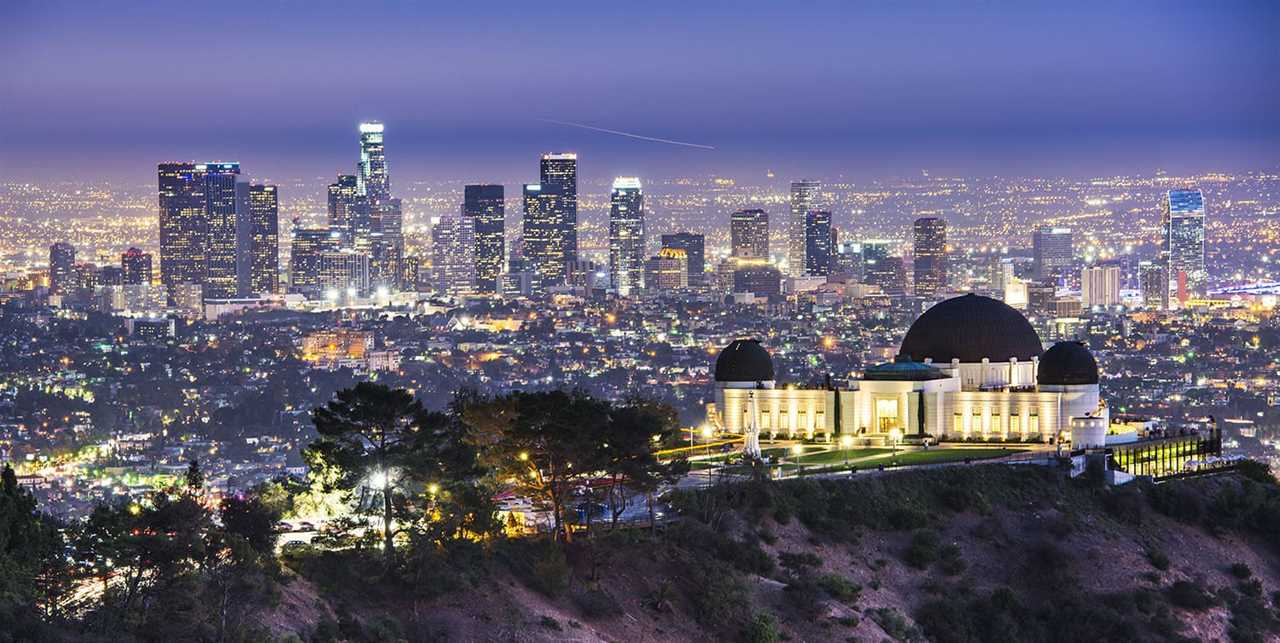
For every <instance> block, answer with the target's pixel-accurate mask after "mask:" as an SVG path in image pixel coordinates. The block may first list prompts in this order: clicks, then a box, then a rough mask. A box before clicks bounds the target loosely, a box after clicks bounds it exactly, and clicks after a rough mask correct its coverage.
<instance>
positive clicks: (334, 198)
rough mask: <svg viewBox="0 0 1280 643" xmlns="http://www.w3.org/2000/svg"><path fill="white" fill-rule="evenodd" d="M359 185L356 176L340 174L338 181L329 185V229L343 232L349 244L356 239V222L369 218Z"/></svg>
mask: <svg viewBox="0 0 1280 643" xmlns="http://www.w3.org/2000/svg"><path fill="white" fill-rule="evenodd" d="M359 183H360V181H359V179H357V178H356V176H355V175H354V174H339V175H338V180H337V181H334V182H333V183H330V184H329V227H330V228H332V229H334V230H338V231H340V232H342V236H343V237H344V238H345V239H347V240H348V243H350V240H351V239H353V238H355V230H356V221H357V220H361V221H364V220H367V218H368V214H367V210H368V208H367V207H365V206H366V202H365V200H364V198H363V197H361V196H360V186H359Z"/></svg>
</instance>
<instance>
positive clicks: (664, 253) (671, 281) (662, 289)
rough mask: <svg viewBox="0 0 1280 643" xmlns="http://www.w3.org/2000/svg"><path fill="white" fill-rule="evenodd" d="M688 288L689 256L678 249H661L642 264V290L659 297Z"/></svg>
mask: <svg viewBox="0 0 1280 643" xmlns="http://www.w3.org/2000/svg"><path fill="white" fill-rule="evenodd" d="M688 286H689V255H688V254H686V253H685V251H684V250H680V249H678V248H663V249H661V250H659V251H658V254H657V255H655V256H653V257H650V258H649V259H648V260H647V261H645V262H644V289H645V290H646V291H647V292H649V293H650V294H654V295H661V294H664V293H672V292H675V291H679V290H683V289H685V288H687V287H688Z"/></svg>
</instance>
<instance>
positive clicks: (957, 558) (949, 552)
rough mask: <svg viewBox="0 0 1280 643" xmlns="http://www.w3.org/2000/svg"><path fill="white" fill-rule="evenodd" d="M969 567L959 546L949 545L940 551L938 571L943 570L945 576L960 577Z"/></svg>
mask: <svg viewBox="0 0 1280 643" xmlns="http://www.w3.org/2000/svg"><path fill="white" fill-rule="evenodd" d="M967 566H968V565H967V564H966V563H965V562H964V556H963V554H962V553H961V551H960V546H959V545H956V544H955V543H948V544H946V545H943V546H942V548H941V549H939V550H938V569H940V570H942V573H943V574H946V575H947V576H959V575H960V574H961V573H963V572H964V570H965V567H967Z"/></svg>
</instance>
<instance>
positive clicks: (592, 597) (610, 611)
mask: <svg viewBox="0 0 1280 643" xmlns="http://www.w3.org/2000/svg"><path fill="white" fill-rule="evenodd" d="M573 602H574V604H575V605H577V606H578V609H579V610H581V611H582V615H583V616H586V617H587V618H605V617H611V616H616V615H617V614H619V613H620V612H621V611H622V607H621V606H619V605H618V601H616V600H614V598H613V596H611V595H610V594H609V593H608V592H605V591H603V590H599V589H589V590H586V591H583V592H577V593H575V594H574V595H573Z"/></svg>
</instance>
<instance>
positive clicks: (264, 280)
mask: <svg viewBox="0 0 1280 643" xmlns="http://www.w3.org/2000/svg"><path fill="white" fill-rule="evenodd" d="M279 234H280V201H279V194H278V193H277V192H276V186H274V185H251V186H249V292H250V293H257V294H263V293H265V294H275V293H276V292H278V291H279V290H280V240H279Z"/></svg>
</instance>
